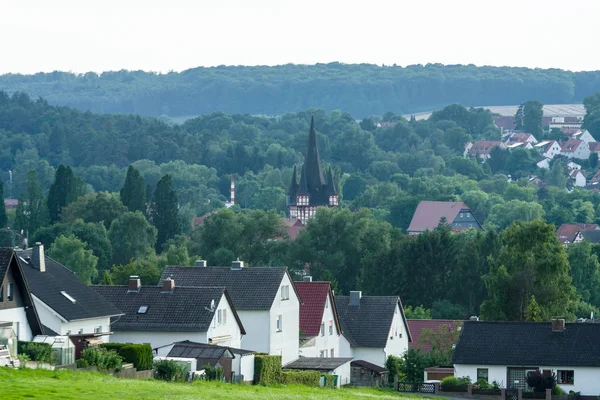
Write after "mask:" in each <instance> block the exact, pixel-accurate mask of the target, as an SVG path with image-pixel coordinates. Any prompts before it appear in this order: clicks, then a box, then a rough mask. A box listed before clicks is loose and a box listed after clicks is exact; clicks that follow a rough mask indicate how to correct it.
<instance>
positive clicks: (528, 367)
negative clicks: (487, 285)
mask: <svg viewBox="0 0 600 400" xmlns="http://www.w3.org/2000/svg"><path fill="white" fill-rule="evenodd" d="M452 363H453V364H454V376H459V377H462V376H468V377H470V378H471V381H472V382H476V381H477V380H478V379H485V380H487V381H488V382H490V383H491V382H493V381H496V382H498V383H499V384H500V386H501V387H507V388H520V389H525V388H526V387H527V380H526V376H527V372H529V371H540V372H542V373H555V374H556V376H557V378H558V385H559V386H560V387H561V388H562V389H563V390H564V391H565V392H569V391H571V390H572V391H574V392H581V395H582V396H598V395H599V394H600V385H599V384H598V376H600V324H594V323H586V322H582V323H569V324H565V321H564V320H553V321H552V322H483V321H467V322H465V324H464V326H463V329H462V333H461V336H460V339H459V340H458V343H457V345H456V349H455V351H454V355H453V356H452Z"/></svg>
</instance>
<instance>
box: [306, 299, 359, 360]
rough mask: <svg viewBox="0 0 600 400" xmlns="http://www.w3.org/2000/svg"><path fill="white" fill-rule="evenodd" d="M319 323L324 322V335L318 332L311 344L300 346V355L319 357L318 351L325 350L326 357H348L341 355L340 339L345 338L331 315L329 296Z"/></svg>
mask: <svg viewBox="0 0 600 400" xmlns="http://www.w3.org/2000/svg"><path fill="white" fill-rule="evenodd" d="M329 322H331V324H332V326H333V332H332V334H331V335H330V334H329ZM321 323H322V324H325V325H324V326H325V332H324V335H323V336H321V333H319V335H317V337H316V338H315V340H314V345H313V346H310V347H302V348H301V349H300V355H301V356H302V357H320V354H321V353H320V352H321V351H322V350H327V357H348V356H342V355H341V349H340V340H346V338H345V337H343V336H342V334H341V332H340V331H339V329H338V327H337V326H336V324H335V318H334V315H333V309H332V308H331V301H330V299H329V296H327V300H326V306H325V309H324V310H323V317H322V318H321ZM331 349H333V355H331Z"/></svg>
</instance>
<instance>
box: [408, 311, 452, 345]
mask: <svg viewBox="0 0 600 400" xmlns="http://www.w3.org/2000/svg"><path fill="white" fill-rule="evenodd" d="M407 322H408V329H410V334H411V335H412V338H413V341H412V342H411V343H409V344H408V347H409V348H410V349H419V350H423V351H424V352H429V351H431V345H430V344H429V343H421V333H422V332H423V329H431V330H432V331H435V330H436V329H438V327H440V326H446V327H448V329H449V330H454V329H456V326H457V325H458V324H459V323H460V322H461V321H453V320H450V319H409V320H407Z"/></svg>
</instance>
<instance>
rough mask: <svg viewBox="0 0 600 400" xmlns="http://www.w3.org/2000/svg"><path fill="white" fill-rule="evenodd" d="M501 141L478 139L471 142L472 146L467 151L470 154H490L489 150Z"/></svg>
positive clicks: (500, 143)
mask: <svg viewBox="0 0 600 400" xmlns="http://www.w3.org/2000/svg"><path fill="white" fill-rule="evenodd" d="M501 145H502V142H500V141H495V140H478V141H476V142H473V146H471V148H470V149H469V151H468V153H469V154H472V155H482V154H490V151H492V149H493V148H494V147H496V146H501Z"/></svg>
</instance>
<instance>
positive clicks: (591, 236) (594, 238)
mask: <svg viewBox="0 0 600 400" xmlns="http://www.w3.org/2000/svg"><path fill="white" fill-rule="evenodd" d="M581 234H582V235H583V238H584V239H585V240H587V241H589V242H592V243H600V229H594V230H591V229H588V230H585V231H581Z"/></svg>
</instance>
